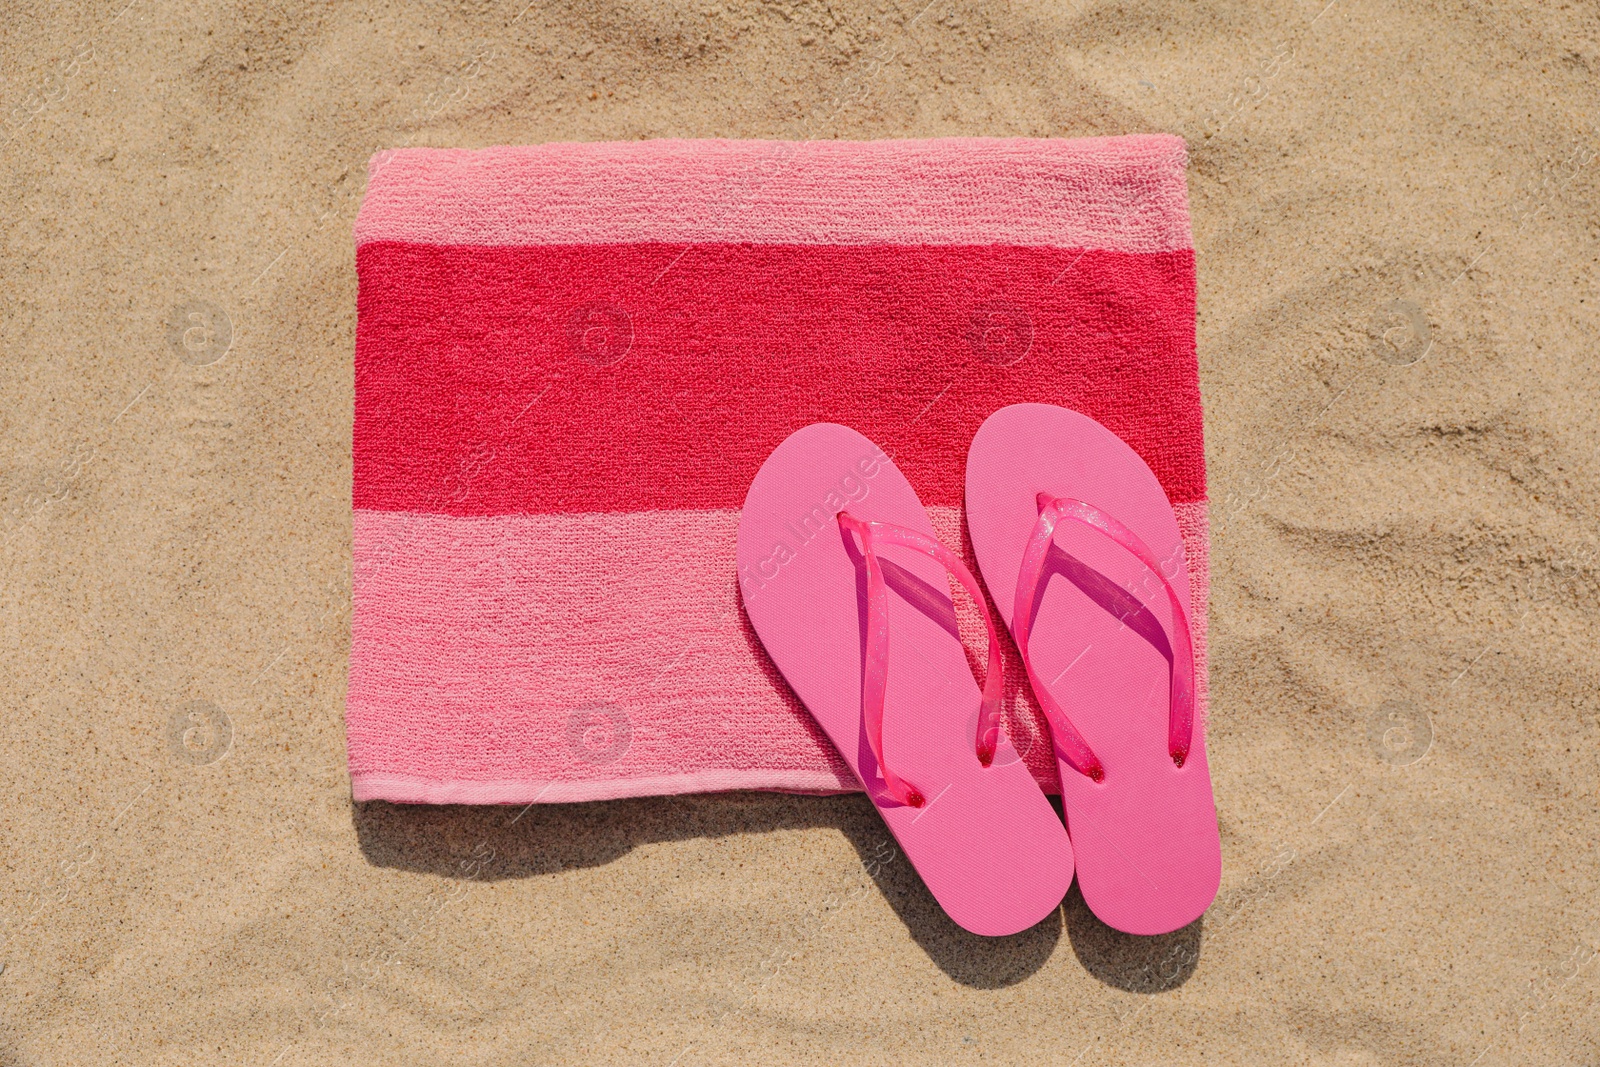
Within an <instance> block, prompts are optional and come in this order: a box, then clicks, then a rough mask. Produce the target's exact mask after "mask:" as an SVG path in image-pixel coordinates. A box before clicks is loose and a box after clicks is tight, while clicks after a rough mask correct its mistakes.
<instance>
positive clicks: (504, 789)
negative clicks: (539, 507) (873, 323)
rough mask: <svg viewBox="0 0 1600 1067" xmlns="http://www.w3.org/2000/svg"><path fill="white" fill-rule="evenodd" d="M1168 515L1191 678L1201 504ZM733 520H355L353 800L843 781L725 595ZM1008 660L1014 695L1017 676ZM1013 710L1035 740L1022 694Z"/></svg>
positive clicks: (1200, 590)
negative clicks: (1180, 539)
mask: <svg viewBox="0 0 1600 1067" xmlns="http://www.w3.org/2000/svg"><path fill="white" fill-rule="evenodd" d="M929 510H930V514H931V515H932V517H933V520H934V524H935V527H936V528H937V529H938V530H939V532H940V535H941V537H942V538H943V539H944V540H945V542H946V543H947V544H951V545H959V544H960V543H961V516H960V512H959V510H958V509H956V508H950V507H936V508H931V509H929ZM1177 510H1178V517H1179V525H1180V528H1181V529H1182V530H1183V532H1184V537H1185V545H1186V550H1187V551H1188V552H1189V554H1190V559H1191V576H1192V578H1193V579H1194V589H1195V594H1194V596H1195V603H1194V618H1195V620H1196V637H1197V641H1196V646H1197V657H1198V659H1199V668H1200V669H1199V672H1198V676H1199V677H1200V678H1201V679H1203V678H1204V677H1205V673H1204V663H1205V661H1204V649H1205V643H1204V627H1205V596H1206V568H1205V551H1206V546H1205V539H1204V538H1205V533H1204V530H1205V505H1204V504H1188V505H1179V507H1178V509H1177ZM738 521H739V515H738V512H737V511H732V510H725V509H724V510H710V511H688V510H685V511H654V512H637V513H632V514H616V513H612V514H599V515H558V516H533V515H499V516H486V517H452V516H443V515H419V514H411V513H404V512H374V511H359V510H358V511H357V512H356V513H355V532H354V558H355V573H356V576H357V583H356V612H355V621H354V624H353V628H352V639H351V652H350V656H351V667H350V678H351V681H350V692H349V730H350V745H351V768H350V769H351V775H352V779H353V782H354V788H355V795H356V799H357V800H366V799H373V798H382V799H388V800H407V801H426V802H429V803H529V802H531V801H533V800H535V799H538V800H543V801H562V800H600V799H607V798H612V797H627V796H643V795H648V794H655V793H662V792H684V791H701V790H711V789H786V790H792V791H800V792H838V791H841V790H851V789H855V788H857V786H856V783H855V781H854V780H853V778H852V776H851V774H850V770H849V768H848V767H847V766H846V765H845V763H844V761H843V760H841V759H840V758H839V757H838V755H837V754H836V753H835V752H834V750H833V749H832V747H831V746H830V745H829V744H828V742H827V740H826V738H825V737H824V736H823V735H822V733H821V731H820V730H819V729H818V728H817V726H816V724H815V723H814V722H812V720H811V718H810V716H809V715H807V714H806V713H805V711H804V709H803V708H801V707H800V706H799V705H798V704H797V703H796V702H795V701H794V699H793V697H792V696H791V695H790V693H789V691H788V690H787V689H786V688H785V687H784V686H783V684H782V682H781V681H779V680H778V679H777V677H776V675H775V673H774V672H773V670H772V668H771V666H770V664H769V663H768V661H767V659H766V656H765V654H764V653H763V652H762V650H761V647H760V644H759V643H758V642H757V641H756V640H755V638H754V635H753V634H752V633H751V632H750V630H749V627H748V625H747V624H746V623H745V620H744V616H743V614H742V612H740V611H738V610H737V608H736V606H735V605H734V601H733V600H732V599H731V598H730V597H729V595H728V588H729V587H730V586H731V585H732V583H733V582H734V559H733V543H734V531H735V529H736V527H737V525H738ZM663 546H702V547H701V550H700V551H695V552H681V551H680V552H671V553H669V552H664V551H663ZM958 605H959V606H958V615H959V616H960V618H961V623H962V632H963V634H964V635H966V636H968V637H971V638H972V639H973V641H974V642H976V643H975V645H974V648H975V649H977V650H978V651H979V652H981V645H982V640H983V638H982V634H983V630H982V623H981V622H980V621H979V620H978V617H977V615H976V608H975V607H973V606H972V605H970V604H967V603H965V602H964V601H958ZM532 637H536V639H530V638H532ZM1009 658H1010V660H1011V661H1012V663H1011V666H1012V668H1013V670H1014V671H1015V677H1014V678H1013V679H1012V682H1013V688H1012V691H1013V692H1016V691H1018V690H1019V689H1020V688H1021V687H1020V680H1021V673H1020V664H1019V663H1018V662H1017V657H1016V656H1015V655H1014V654H1012V655H1010V657H1009ZM1204 692H1205V691H1204V689H1203V688H1202V690H1201V698H1200V711H1201V714H1202V716H1203V714H1204V706H1205V705H1204ZM1016 714H1018V715H1020V716H1022V718H1023V719H1024V720H1025V721H1026V726H1027V728H1028V729H1029V730H1031V731H1032V736H1034V737H1043V736H1044V735H1043V732H1042V728H1043V720H1042V718H1040V717H1039V716H1038V714H1037V712H1036V711H1035V710H1034V709H1033V708H1032V706H1031V702H1030V701H1028V700H1027V698H1026V697H1025V696H1023V697H1022V698H1021V707H1019V709H1018V711H1017V712H1016ZM1014 721H1015V720H1014ZM1028 763H1029V766H1030V768H1031V769H1032V770H1033V771H1034V773H1035V774H1036V775H1037V776H1038V777H1039V778H1040V779H1041V780H1043V781H1045V782H1047V783H1053V782H1054V781H1055V778H1054V775H1055V763H1054V760H1052V759H1051V758H1050V756H1049V750H1048V746H1046V745H1043V744H1039V745H1034V746H1031V747H1030V749H1029V751H1028Z"/></svg>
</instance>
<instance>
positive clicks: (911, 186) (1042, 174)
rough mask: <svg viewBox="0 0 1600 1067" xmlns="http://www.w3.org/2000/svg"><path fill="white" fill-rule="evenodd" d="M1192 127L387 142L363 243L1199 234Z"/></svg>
mask: <svg viewBox="0 0 1600 1067" xmlns="http://www.w3.org/2000/svg"><path fill="white" fill-rule="evenodd" d="M1185 161H1186V148H1185V145H1184V142H1183V140H1182V139H1181V138H1178V137H1173V136H1170V135H1165V134H1140V135H1134V136H1127V137H1106V138H1095V139H1085V140H1033V139H1022V138H1013V139H1009V140H1006V139H988V138H949V139H942V140H936V141H925V140H904V141H802V142H795V141H714V140H708V141H685V140H660V141H641V142H596V143H584V144H571V143H566V144H544V145H529V146H521V147H507V148H486V149H481V150H477V151H469V150H466V149H438V148H401V149H395V150H392V151H388V152H380V153H378V155H376V156H374V157H373V159H372V162H371V164H370V178H369V181H368V184H367V192H366V199H365V200H364V201H363V202H362V205H361V214H360V216H359V217H358V218H357V219H356V227H355V233H356V244H358V245H361V244H365V243H368V242H371V241H405V242H410V243H413V244H435V245H559V244H594V243H601V244H608V243H631V242H645V241H659V242H666V243H674V242H718V241H732V242H753V243H757V244H761V243H768V244H875V243H892V244H947V245H988V244H1015V245H1050V246H1054V247H1057V248H1097V249H1104V250H1107V251H1113V252H1171V251H1175V250H1179V249H1187V248H1191V247H1193V242H1192V238H1191V236H1190V232H1189V209H1188V199H1187V190H1186V186H1185V174H1184V168H1185V165H1186V162H1185Z"/></svg>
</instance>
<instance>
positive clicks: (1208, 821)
mask: <svg viewBox="0 0 1600 1067" xmlns="http://www.w3.org/2000/svg"><path fill="white" fill-rule="evenodd" d="M1041 492H1043V493H1048V494H1050V495H1051V496H1055V497H1069V498H1073V499H1076V500H1081V501H1084V502H1085V503H1088V504H1090V505H1092V506H1093V507H1095V508H1098V509H1100V510H1101V511H1102V512H1104V513H1106V514H1108V515H1110V516H1112V517H1114V518H1115V519H1117V520H1119V521H1120V522H1121V523H1122V524H1123V525H1124V526H1126V527H1128V528H1129V529H1130V530H1132V531H1133V533H1134V534H1136V535H1137V536H1138V537H1139V539H1140V540H1142V541H1143V542H1144V543H1145V545H1146V546H1148V547H1149V549H1150V550H1151V552H1152V553H1153V554H1154V556H1155V558H1156V559H1157V560H1159V561H1160V562H1161V565H1162V568H1163V570H1164V572H1165V574H1166V576H1167V577H1168V579H1169V580H1170V581H1171V582H1172V583H1173V585H1174V587H1175V588H1176V590H1177V592H1178V594H1179V596H1180V598H1181V600H1182V602H1183V603H1184V604H1188V603H1190V586H1189V574H1188V569H1187V566H1186V564H1185V559H1184V552H1183V539H1182V537H1181V536H1180V534H1179V531H1178V523H1177V519H1176V517H1175V516H1174V515H1173V512H1172V507H1171V505H1170V504H1169V503H1168V501H1167V497H1166V493H1165V492H1163V491H1162V488H1161V483H1160V482H1159V481H1157V479H1156V476H1155V475H1154V474H1153V473H1151V471H1150V468H1149V467H1148V466H1146V465H1145V463H1144V461H1143V460H1142V459H1140V458H1139V456H1138V454H1137V453H1136V452H1134V451H1133V449H1132V448H1130V447H1128V445H1127V444H1126V443H1125V442H1123V441H1122V439H1121V438H1119V437H1117V435H1116V434H1114V433H1112V432H1111V431H1110V430H1108V429H1106V428H1105V427H1104V426H1102V425H1100V424H1099V423H1098V422H1096V421H1094V420H1093V419H1091V418H1089V417H1088V416H1086V415H1082V414H1079V413H1078V412H1075V411H1069V410H1067V409H1066V408H1060V407H1055V406H1053V405H1049V404H1017V405H1013V406H1011V407H1006V408H1002V409H1001V410H1000V411H997V412H995V413H994V414H993V415H992V416H990V417H989V419H988V420H987V421H985V422H984V424H983V426H982V427H980V428H979V430H978V433H977V435H976V436H975V437H974V438H973V441H972V446H971V448H970V450H969V452H968V456H967V489H966V502H967V525H968V528H969V530H970V532H971V534H972V544H973V549H974V551H975V552H976V554H977V557H978V566H979V569H980V571H981V572H982V574H983V579H984V583H985V584H986V585H987V586H988V587H989V591H990V593H991V594H992V595H993V597H994V601H995V604H996V605H997V606H998V607H999V609H1000V613H1001V615H1002V616H1004V618H1005V620H1006V623H1007V625H1011V623H1012V613H1013V609H1014V599H1015V596H1016V588H1017V581H1018V571H1019V569H1020V565H1021V563H1022V556H1023V551H1024V549H1025V548H1026V546H1027V542H1028V538H1029V535H1030V534H1031V533H1032V531H1033V528H1034V524H1035V523H1036V521H1037V520H1038V516H1039V505H1038V502H1037V501H1038V494H1040V493H1041ZM1040 589H1041V592H1040V594H1039V595H1038V597H1037V599H1036V608H1035V614H1034V622H1033V629H1032V637H1031V639H1030V642H1029V644H1030V649H1029V652H1030V654H1031V656H1032V658H1033V664H1034V670H1035V678H1036V679H1038V680H1039V681H1041V682H1042V683H1043V684H1045V685H1047V686H1049V687H1050V689H1051V693H1052V695H1054V696H1055V698H1056V700H1057V701H1058V703H1059V704H1060V706H1061V708H1062V709H1063V711H1064V712H1065V713H1066V715H1067V717H1068V718H1069V719H1071V721H1072V723H1073V725H1074V726H1076V727H1077V729H1078V731H1079V733H1080V734H1082V736H1083V738H1084V740H1085V741H1086V742H1087V743H1088V745H1089V747H1090V748H1091V749H1092V750H1093V751H1094V753H1095V755H1096V756H1098V757H1099V759H1100V761H1101V763H1102V765H1103V767H1104V770H1105V777H1104V779H1103V780H1102V781H1101V782H1098V783H1096V782H1094V781H1092V780H1091V779H1090V778H1088V777H1087V776H1086V775H1084V774H1082V773H1080V772H1078V771H1076V770H1074V769H1073V768H1072V767H1071V766H1069V765H1068V764H1067V763H1065V762H1064V761H1058V766H1059V768H1060V771H1061V784H1062V802H1063V805H1064V807H1065V810H1066V815H1067V829H1068V832H1069V833H1070V834H1071V836H1072V846H1073V852H1074V855H1075V857H1076V862H1077V872H1078V885H1079V887H1080V888H1081V889H1082V891H1083V898H1084V901H1085V903H1087V904H1088V905H1089V908H1090V910H1092V911H1093V912H1094V913H1095V914H1096V915H1097V916H1099V917H1100V919H1101V920H1102V921H1104V922H1105V923H1106V924H1107V925H1109V926H1112V927H1115V928H1116V929H1118V930H1122V931H1125V932H1127V933H1133V934H1160V933H1167V932H1169V931H1171V930H1176V929H1178V928H1180V927H1182V926H1185V925H1187V924H1189V923H1190V922H1193V921H1194V920H1195V919H1196V918H1198V917H1199V916H1200V915H1201V914H1202V913H1203V912H1204V911H1205V909H1206V908H1207V907H1209V906H1210V904H1211V901H1212V899H1213V898H1214V897H1215V896H1216V891H1217V886H1218V883H1219V882H1220V880H1221V877H1222V855H1221V845H1220V841H1219V838H1218V834H1217V816H1216V805H1215V801H1214V800H1213V798H1212V792H1211V772H1210V768H1209V765H1208V763H1207V760H1206V746H1205V736H1204V726H1203V724H1202V723H1199V722H1198V721H1197V722H1196V723H1195V726H1194V738H1193V742H1192V745H1191V748H1190V751H1189V753H1188V756H1187V757H1186V759H1185V761H1184V764H1183V766H1182V767H1178V766H1176V765H1175V764H1174V762H1173V759H1172V757H1171V756H1170V754H1169V752H1168V745H1167V724H1168V714H1169V705H1168V700H1169V684H1170V666H1169V663H1170V661H1169V659H1168V658H1167V657H1168V656H1169V655H1170V644H1168V642H1167V638H1166V636H1165V635H1166V634H1169V633H1171V632H1172V630H1171V628H1172V626H1173V625H1174V621H1175V620H1174V619H1173V618H1172V617H1171V616H1172V611H1171V607H1170V604H1169V602H1168V599H1167V597H1166V594H1165V593H1164V592H1163V590H1162V587H1161V583H1160V581H1159V580H1158V579H1156V578H1155V577H1154V576H1152V575H1151V574H1150V572H1149V571H1147V570H1146V569H1145V568H1144V567H1143V566H1141V565H1140V564H1139V563H1138V561H1137V560H1136V559H1135V558H1134V557H1133V556H1132V555H1131V554H1130V553H1128V552H1127V551H1125V550H1123V549H1122V548H1119V547H1118V546H1117V545H1116V544H1114V543H1113V542H1112V541H1110V540H1109V539H1107V538H1105V537H1102V536H1100V535H1099V534H1096V533H1094V532H1093V531H1090V530H1087V529H1083V528H1081V527H1078V526H1077V525H1076V524H1074V523H1065V522H1064V523H1060V524H1059V525H1058V526H1057V529H1056V534H1055V539H1054V547H1053V548H1052V551H1051V554H1050V557H1049V561H1048V562H1047V564H1046V569H1045V577H1044V579H1043V580H1042V581H1041V582H1040Z"/></svg>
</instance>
